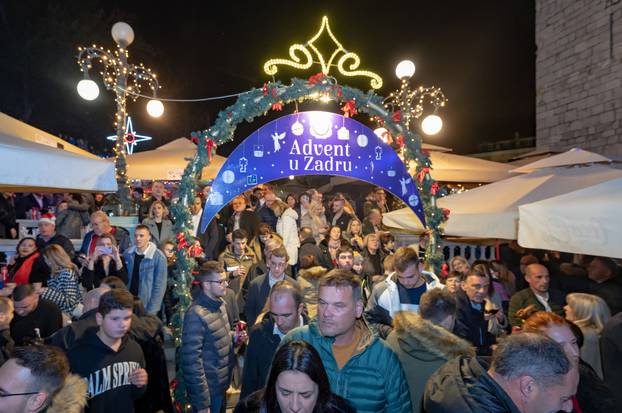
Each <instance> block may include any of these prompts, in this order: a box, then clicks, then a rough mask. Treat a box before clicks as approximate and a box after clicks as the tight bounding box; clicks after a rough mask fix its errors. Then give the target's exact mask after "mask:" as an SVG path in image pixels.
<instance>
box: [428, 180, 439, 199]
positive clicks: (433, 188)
mask: <svg viewBox="0 0 622 413" xmlns="http://www.w3.org/2000/svg"><path fill="white" fill-rule="evenodd" d="M438 190H439V185H438V182H434V183H433V184H432V186H431V187H430V193H431V194H432V196H436V193H437V192H438Z"/></svg>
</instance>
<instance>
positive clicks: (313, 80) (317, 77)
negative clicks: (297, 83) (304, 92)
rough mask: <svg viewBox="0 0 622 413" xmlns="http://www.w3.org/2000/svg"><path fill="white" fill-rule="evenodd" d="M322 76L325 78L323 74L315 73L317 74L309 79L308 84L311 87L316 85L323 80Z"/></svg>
mask: <svg viewBox="0 0 622 413" xmlns="http://www.w3.org/2000/svg"><path fill="white" fill-rule="evenodd" d="M324 76H325V75H324V73H322V72H320V73H317V74H315V75H313V76H311V77H309V84H311V85H315V84H317V83H318V82H319V81H321V80H322V79H324Z"/></svg>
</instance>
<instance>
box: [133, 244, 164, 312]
mask: <svg viewBox="0 0 622 413" xmlns="http://www.w3.org/2000/svg"><path fill="white" fill-rule="evenodd" d="M135 252H136V246H132V247H131V248H130V249H128V250H127V251H126V252H125V254H124V257H125V262H126V264H127V278H128V281H127V285H128V286H129V285H131V284H132V272H133V271H134V253H135ZM144 255H145V257H144V258H143V259H142V261H141V262H140V283H139V285H138V298H140V299H141V300H142V302H143V304H144V305H145V312H146V313H147V314H157V312H158V311H160V307H161V306H162V299H163V298H164V292H165V291H166V276H167V272H166V257H165V256H164V253H162V251H160V250H159V249H158V248H157V247H156V245H155V244H154V243H153V242H150V243H149V246H147V249H146V250H145V254H144Z"/></svg>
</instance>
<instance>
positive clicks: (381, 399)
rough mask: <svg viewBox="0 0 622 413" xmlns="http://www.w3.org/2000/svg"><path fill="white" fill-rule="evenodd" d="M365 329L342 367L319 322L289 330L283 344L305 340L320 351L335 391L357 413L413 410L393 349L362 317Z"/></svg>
mask: <svg viewBox="0 0 622 413" xmlns="http://www.w3.org/2000/svg"><path fill="white" fill-rule="evenodd" d="M358 322H359V325H360V327H361V329H362V331H363V334H362V337H361V339H360V342H359V344H358V346H357V349H356V351H355V353H354V355H353V356H352V358H350V360H348V362H347V363H346V365H345V366H343V368H342V369H339V367H338V366H337V361H336V360H335V357H334V356H333V350H332V344H333V342H334V340H335V339H334V338H333V337H324V336H322V334H321V333H320V331H319V329H318V326H317V322H316V321H315V320H314V321H312V322H311V323H310V324H309V325H306V326H303V327H298V328H295V329H294V330H292V331H290V332H289V333H288V334H287V335H286V336H285V337H284V338H283V341H282V342H281V344H283V343H286V342H288V341H292V340H304V341H306V342H308V343H309V344H311V345H312V346H313V347H314V348H315V349H316V350H317V351H318V353H319V354H320V357H321V358H322V362H323V363H324V368H325V369H326V373H327V374H328V379H329V381H330V387H331V390H332V391H333V393H335V394H337V395H339V396H341V397H343V398H345V399H346V400H348V401H349V402H350V403H351V404H352V405H353V406H354V407H355V408H356V411H357V412H358V413H367V412H368V413H383V412H384V413H411V411H412V407H411V404H410V395H409V393H408V383H407V382H406V378H405V377H404V372H403V371H402V367H401V365H400V362H399V360H398V358H397V356H396V355H395V353H393V351H392V350H391V349H390V348H389V347H388V346H387V345H386V344H385V342H384V341H382V340H381V339H380V338H378V337H377V336H375V335H374V334H373V333H372V332H371V330H369V327H367V325H366V324H365V322H363V321H362V320H359V321H358Z"/></svg>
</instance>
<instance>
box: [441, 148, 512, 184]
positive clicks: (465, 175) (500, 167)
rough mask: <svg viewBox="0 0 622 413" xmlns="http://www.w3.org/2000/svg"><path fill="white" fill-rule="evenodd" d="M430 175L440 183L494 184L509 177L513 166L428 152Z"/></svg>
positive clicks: (450, 154) (468, 157)
mask: <svg viewBox="0 0 622 413" xmlns="http://www.w3.org/2000/svg"><path fill="white" fill-rule="evenodd" d="M430 160H431V162H432V170H431V171H430V175H432V178H434V180H436V181H440V182H472V183H479V182H495V181H499V180H501V179H505V178H508V177H510V176H511V173H510V169H512V168H513V165H509V164H505V163H501V162H493V161H487V160H485V159H479V158H473V157H470V156H461V155H454V154H452V153H444V152H430Z"/></svg>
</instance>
